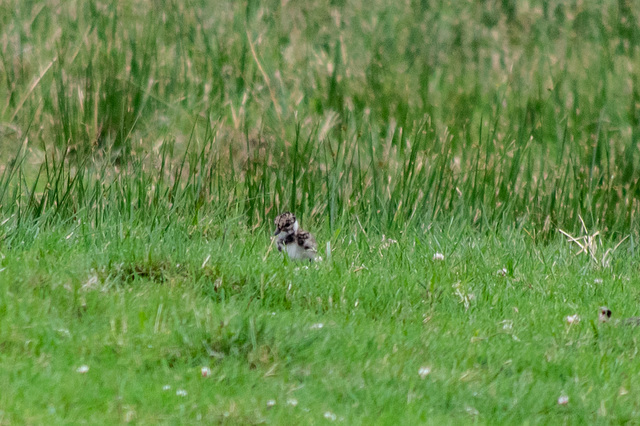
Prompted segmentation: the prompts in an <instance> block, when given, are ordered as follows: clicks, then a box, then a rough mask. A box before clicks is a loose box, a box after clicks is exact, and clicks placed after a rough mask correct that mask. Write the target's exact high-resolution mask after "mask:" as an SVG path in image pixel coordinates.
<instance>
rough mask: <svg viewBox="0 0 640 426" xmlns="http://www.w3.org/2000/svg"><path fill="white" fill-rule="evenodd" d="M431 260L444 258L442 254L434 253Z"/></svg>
mask: <svg viewBox="0 0 640 426" xmlns="http://www.w3.org/2000/svg"><path fill="white" fill-rule="evenodd" d="M433 260H444V254H442V253H436V254H434V255H433Z"/></svg>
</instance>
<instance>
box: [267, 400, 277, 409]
mask: <svg viewBox="0 0 640 426" xmlns="http://www.w3.org/2000/svg"><path fill="white" fill-rule="evenodd" d="M275 405H276V400H275V399H270V400H268V401H267V408H271V407H274V406H275Z"/></svg>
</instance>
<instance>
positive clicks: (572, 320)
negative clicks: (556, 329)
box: [566, 314, 580, 324]
mask: <svg viewBox="0 0 640 426" xmlns="http://www.w3.org/2000/svg"><path fill="white" fill-rule="evenodd" d="M566 320H567V323H569V324H577V323H579V322H580V317H579V316H578V314H575V315H569V316H568V317H567V318H566Z"/></svg>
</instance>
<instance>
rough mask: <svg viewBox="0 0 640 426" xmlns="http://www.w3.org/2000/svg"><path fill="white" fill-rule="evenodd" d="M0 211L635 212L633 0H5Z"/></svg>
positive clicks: (411, 221)
mask: <svg viewBox="0 0 640 426" xmlns="http://www.w3.org/2000/svg"><path fill="white" fill-rule="evenodd" d="M0 8H1V10H0V11H1V12H2V13H0V16H1V17H0V26H1V27H2V35H1V40H0V41H1V46H2V49H1V54H2V55H1V57H0V59H1V62H0V63H1V66H2V72H3V74H4V76H5V77H4V78H3V79H2V80H1V81H0V94H1V95H2V99H6V102H4V103H3V105H2V106H1V109H0V121H1V126H2V127H1V128H0V131H1V132H2V138H3V141H4V142H3V144H2V147H1V148H0V156H1V158H3V159H4V165H3V166H2V168H1V170H0V171H1V172H2V177H1V180H0V211H2V214H3V216H4V217H5V218H9V221H8V222H7V223H15V224H20V223H23V222H24V221H41V222H50V221H69V220H76V219H78V218H80V217H82V218H83V220H84V221H85V223H92V224H93V225H94V226H96V227H99V226H100V223H101V221H102V220H103V217H104V215H106V214H108V215H111V214H115V215H120V216H122V217H127V216H130V215H132V214H134V212H135V211H143V212H145V213H147V215H146V217H148V220H151V221H153V220H156V219H157V218H159V217H166V215H168V214H172V213H178V214H180V215H187V216H189V217H193V220H194V223H197V218H198V217H201V216H202V215H203V214H205V215H206V214H211V213H212V211H213V210H215V211H217V212H224V211H230V212H233V214H234V215H237V217H238V219H239V220H241V221H244V222H245V223H246V224H247V225H248V226H250V227H254V226H257V227H259V226H261V225H263V224H264V223H266V222H269V221H270V220H271V219H270V218H272V217H273V215H274V214H275V213H276V212H278V211H280V210H284V209H290V210H294V211H296V212H297V213H298V214H299V215H301V216H304V217H305V220H308V221H315V222H326V223H327V225H328V226H329V227H330V228H331V230H335V229H336V227H338V226H339V225H338V224H339V223H342V222H343V221H345V220H346V221H350V222H353V223H355V222H358V223H359V224H360V226H363V227H364V228H366V229H369V228H371V229H378V230H382V231H386V230H394V229H395V230H406V229H411V228H413V227H422V226H425V225H426V224H428V223H430V222H433V221H449V220H451V218H456V219H457V220H463V221H466V222H469V223H470V224H472V225H473V226H476V227H478V228H492V227H494V226H496V225H498V224H513V223H517V224H519V225H520V226H525V227H527V228H530V229H531V230H533V231H534V232H536V234H539V235H541V236H542V237H544V236H545V235H548V233H549V231H553V230H555V228H556V227H562V228H564V229H569V230H572V229H576V228H578V227H579V226H580V224H579V220H578V217H579V216H582V217H583V218H584V220H585V222H586V224H587V226H588V227H593V228H597V229H600V230H606V231H611V232H622V233H629V232H634V233H635V232H637V225H636V223H637V214H638V208H639V205H638V202H637V200H636V198H637V195H638V193H639V191H640V187H639V184H638V181H639V179H638V178H639V164H638V161H639V159H638V153H637V149H638V146H637V143H638V140H637V139H638V137H637V136H638V135H637V134H638V132H637V126H638V107H637V99H638V89H637V80H638V71H637V68H638V67H637V66H635V65H636V64H637V62H638V53H637V45H638V37H637V34H638V28H637V22H638V16H637V13H636V12H635V11H634V10H633V8H631V7H630V6H628V5H626V3H624V2H619V3H616V4H613V3H611V4H607V5H605V6H602V5H601V4H600V3H599V2H595V1H586V2H569V3H567V2H530V3H528V4H522V3H516V2H504V1H503V2H489V3H483V4H480V3H475V2H425V1H422V2H407V3H402V4H400V3H397V4H388V2H382V1H373V2H361V1H353V2H331V3H325V2H311V3H309V2H305V3H299V2H285V3H282V2H276V1H273V2H266V3H264V2H263V3H256V2H252V1H249V2H245V3H239V2H206V1H194V2H189V3H184V4H173V3H162V2H161V3H160V4H157V3H150V2H137V3H136V5H135V6H134V5H130V4H129V3H123V2H112V3H108V4H93V3H91V4H89V3H86V4H85V3H82V2H64V3H62V4H57V3H51V2H44V3H43V2H30V1H26V2H25V1H20V2H17V1H8V2H5V3H4V4H3V5H1V6H0Z"/></svg>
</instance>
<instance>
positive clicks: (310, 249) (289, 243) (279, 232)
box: [274, 212, 318, 262]
mask: <svg viewBox="0 0 640 426" xmlns="http://www.w3.org/2000/svg"><path fill="white" fill-rule="evenodd" d="M275 225H276V232H275V234H274V235H275V236H276V244H277V246H278V251H286V252H287V255H288V256H289V258H290V259H293V260H309V261H311V262H313V260H314V259H315V258H316V253H317V248H318V245H317V243H316V240H315V238H313V235H311V233H309V232H307V231H303V230H302V229H301V228H300V225H299V224H298V220H297V219H296V216H295V215H294V214H293V213H290V212H286V213H282V214H281V215H279V216H278V217H276V221H275Z"/></svg>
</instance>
